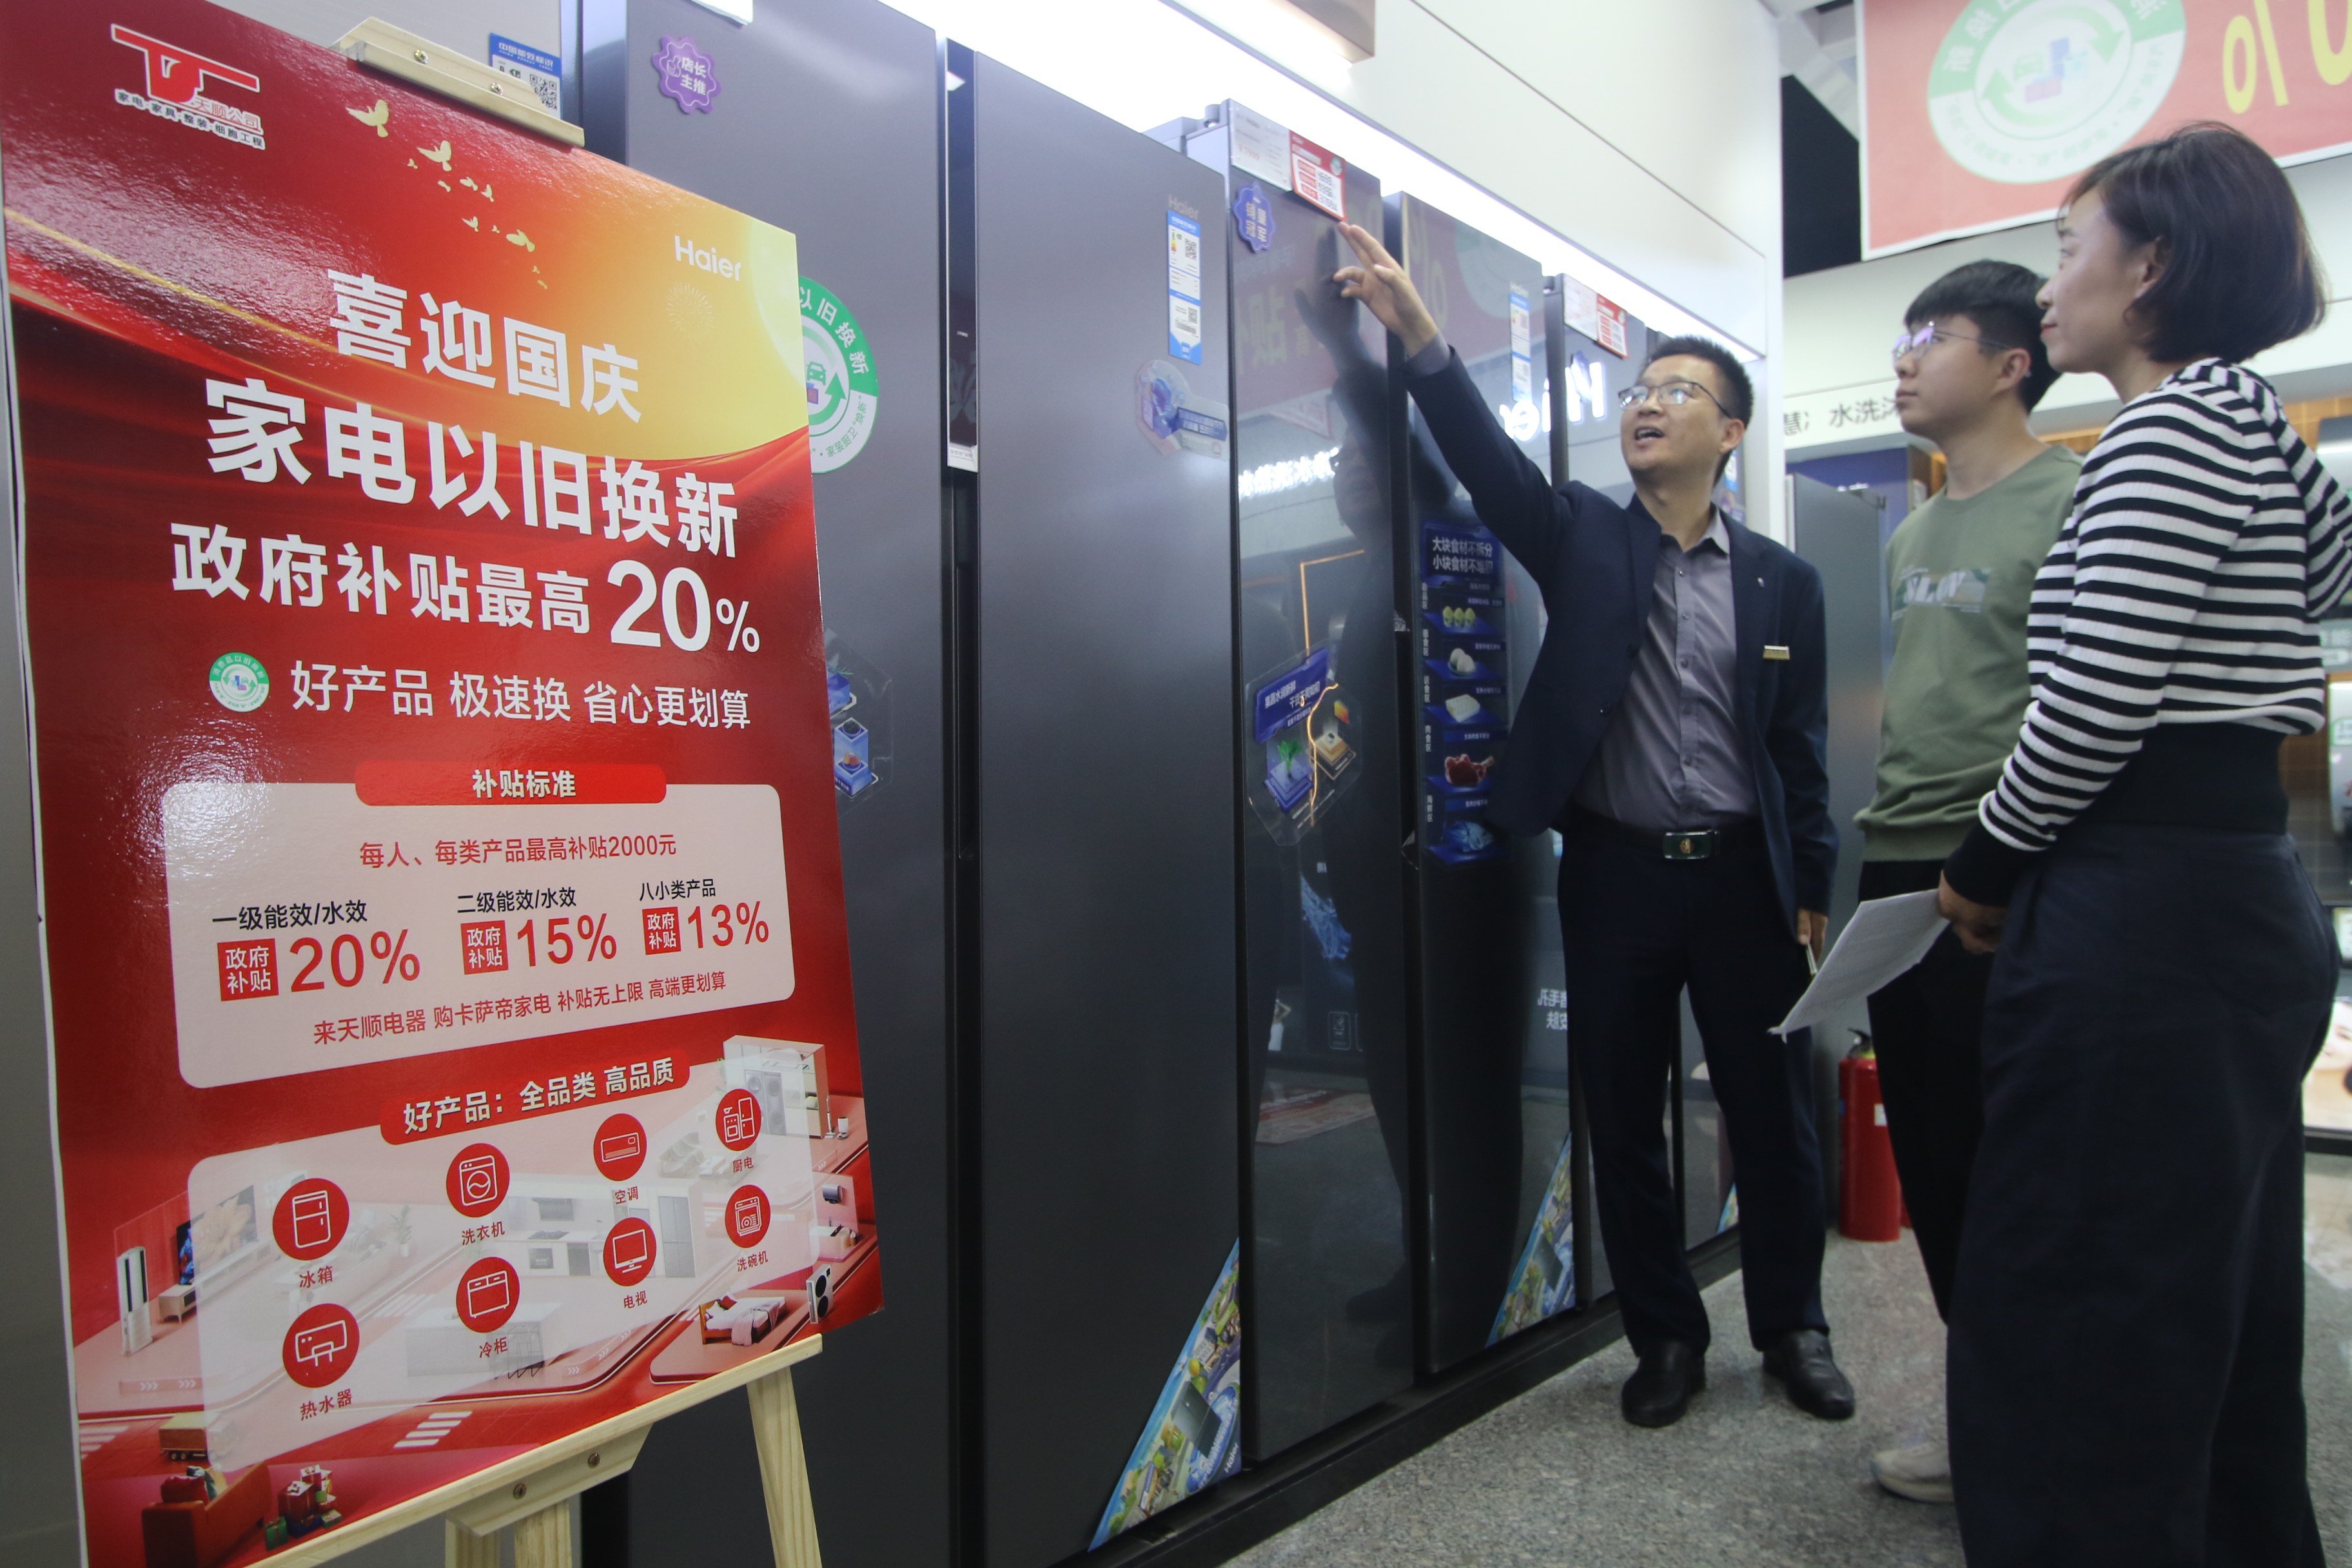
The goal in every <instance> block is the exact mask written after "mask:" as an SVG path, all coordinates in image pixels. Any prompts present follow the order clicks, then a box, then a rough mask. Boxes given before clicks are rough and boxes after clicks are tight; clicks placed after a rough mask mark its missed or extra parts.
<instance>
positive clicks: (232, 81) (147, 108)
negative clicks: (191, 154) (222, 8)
mask: <svg viewBox="0 0 2352 1568" xmlns="http://www.w3.org/2000/svg"><path fill="white" fill-rule="evenodd" d="M110 37H112V38H113V39H114V41H115V42H116V43H118V44H121V45H122V46H123V47H125V48H131V49H136V50H137V51H138V52H139V54H140V57H141V58H142V60H143V61H144V63H145V65H146V68H147V71H146V78H145V81H144V84H143V86H144V90H143V92H133V91H131V89H128V88H121V87H118V88H116V89H114V101H115V102H117V103H119V104H121V105H122V107H123V108H125V109H136V110H142V112H144V113H148V114H152V115H154V116H155V117H157V118H158V119H161V120H176V121H179V122H180V123H181V124H183V125H184V126H186V127H188V128H189V129H190V130H192V131H208V132H211V133H212V134H214V135H215V136H218V137H220V138H222V139H223V140H224V141H228V142H243V143H244V144H245V145H246V146H248V147H253V148H262V147H265V146H267V145H268V143H266V142H264V141H263V140H262V136H261V116H259V115H258V114H256V113H254V112H253V111H252V110H249V109H237V108H235V107H233V106H231V105H229V104H226V103H223V102H221V101H220V100H218V99H215V98H213V97H210V96H208V95H207V94H206V93H205V88H206V87H208V86H210V85H212V84H213V83H215V82H217V83H220V84H222V85H224V86H227V87H233V88H238V89H243V90H244V91H247V92H259V91H260V90H261V79H260V78H259V77H258V76H256V75H255V74H254V73H253V72H251V71H249V70H246V69H244V68H241V67H238V66H233V65H229V64H226V62H224V61H221V60H215V59H208V58H205V56H203V55H200V54H197V53H196V52H195V51H194V50H193V49H184V48H182V47H180V46H179V45H177V44H171V43H166V42H164V41H163V39H161V38H155V37H149V36H148V35H146V34H145V33H142V32H139V31H137V30H135V29H133V28H130V27H126V26H123V25H122V24H121V23H120V22H117V23H114V24H113V25H112V26H111V28H110Z"/></svg>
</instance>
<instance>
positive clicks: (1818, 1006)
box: [1772, 889, 1944, 1035]
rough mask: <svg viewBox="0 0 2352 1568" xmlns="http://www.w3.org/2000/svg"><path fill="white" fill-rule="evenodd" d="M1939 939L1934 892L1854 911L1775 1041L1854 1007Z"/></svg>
mask: <svg viewBox="0 0 2352 1568" xmlns="http://www.w3.org/2000/svg"><path fill="white" fill-rule="evenodd" d="M1943 933H1944V918H1943V917H1942V916H1941V915H1939V914H1937V912H1936V893H1935V889H1928V890H1927V891H1926V892H1923V893H1902V894H1898V895H1897V896H1895V897H1894V898H1891V899H1873V900H1870V901H1869V902H1868V903H1865V904H1860V905H1857V906H1856V907H1855V909H1854V911H1853V919H1852V920H1850V921H1846V924H1845V930H1844V931H1841V932H1840V933H1839V934H1838V939H1837V945H1836V946H1835V947H1832V948H1831V949H1830V955H1829V957H1828V958H1827V959H1825V960H1823V961H1822V972H1821V973H1819V974H1816V975H1814V976H1813V983H1812V984H1811V985H1809V986H1807V987H1805V994H1803V995H1802V996H1800V997H1798V998H1797V1005H1795V1006H1794V1007H1791V1008H1790V1009H1789V1016H1787V1017H1786V1018H1783V1019H1781V1020H1780V1023H1779V1024H1778V1025H1777V1026H1775V1027H1774V1028H1773V1030H1772V1032H1773V1033H1774V1034H1776V1035H1786V1034H1789V1033H1790V1032H1791V1031H1792V1030H1797V1029H1803V1028H1809V1027H1811V1026H1813V1025H1815V1024H1818V1023H1820V1022H1821V1021H1822V1019H1823V1018H1826V1017H1828V1016H1830V1015H1831V1014H1832V1013H1834V1012H1836V1011H1837V1010H1838V1009H1839V1008H1841V1007H1843V1006H1844V1005H1847V1004H1848V1003H1851V1002H1859V1001H1861V1000H1862V999H1863V998H1864V997H1866V996H1868V995H1869V994H1871V993H1872V992H1874V991H1875V990H1877V989H1878V988H1879V987H1880V986H1882V985H1885V984H1886V983H1887V982H1888V981H1890V980H1892V979H1894V978H1895V976H1896V975H1898V974H1900V973H1903V972H1904V971H1905V970H1906V969H1908V968H1910V967H1911V966H1912V965H1913V964H1915V963H1918V962H1919V961H1920V960H1921V959H1922V958H1925V957H1926V956H1927V950H1928V949H1929V948H1931V947H1933V946H1934V945H1935V944H1936V939H1937V937H1939V936H1941V935H1942V934H1943Z"/></svg>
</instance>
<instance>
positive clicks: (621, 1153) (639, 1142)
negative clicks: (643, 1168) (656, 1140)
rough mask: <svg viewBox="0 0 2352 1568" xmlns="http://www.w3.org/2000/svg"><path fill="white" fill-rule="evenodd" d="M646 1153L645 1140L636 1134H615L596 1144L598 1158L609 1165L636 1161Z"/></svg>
mask: <svg viewBox="0 0 2352 1568" xmlns="http://www.w3.org/2000/svg"><path fill="white" fill-rule="evenodd" d="M643 1152H645V1139H644V1138H643V1137H642V1136H640V1135H639V1134H637V1133H635V1132H615V1133H614V1134H613V1135H612V1136H611V1137H610V1138H600V1139H598V1140H597V1142H596V1158H597V1159H599V1160H602V1161H604V1163H606V1164H608V1165H616V1164H619V1163H622V1162H624V1161H626V1160H634V1159H635V1158H636V1157H637V1156H638V1155H639V1154H641V1153H643Z"/></svg>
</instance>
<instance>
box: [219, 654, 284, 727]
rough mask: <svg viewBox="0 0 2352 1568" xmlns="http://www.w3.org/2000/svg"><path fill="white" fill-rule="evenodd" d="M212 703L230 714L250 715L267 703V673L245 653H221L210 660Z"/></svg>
mask: <svg viewBox="0 0 2352 1568" xmlns="http://www.w3.org/2000/svg"><path fill="white" fill-rule="evenodd" d="M209 679H210V680H211V682H212V688H213V699H214V700H215V701H216V702H218V703H219V704H220V705H221V706H222V707H224V708H226V709H227V710H229V711H230V712H232V713H250V712H252V711H253V710H255V709H257V708H258V707H260V706H261V705H262V704H263V703H265V702H267V701H268V700H269V671H268V670H266V669H264V668H261V661H260V660H259V659H257V658H254V657H253V656H252V655H251V654H249V653H225V654H223V655H221V656H220V657H219V658H216V659H215V660H213V668H212V674H211V676H210V677H209Z"/></svg>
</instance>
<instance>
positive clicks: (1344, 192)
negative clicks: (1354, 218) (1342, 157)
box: [1290, 131, 1348, 223]
mask: <svg viewBox="0 0 2352 1568" xmlns="http://www.w3.org/2000/svg"><path fill="white" fill-rule="evenodd" d="M1290 188H1291V190H1292V191H1293V192H1294V193H1296V194H1297V196H1298V198H1299V200H1301V201H1303V202H1305V203H1306V204H1307V205H1308V206H1311V207H1316V208H1319V209H1320V210H1322V211H1323V212H1326V213H1328V214H1329V215H1330V216H1333V217H1335V218H1338V219H1339V221H1340V222H1342V223H1345V222H1346V221H1347V220H1348V165H1347V164H1345V163H1341V162H1340V161H1339V154H1338V153H1334V152H1332V151H1330V150H1329V149H1328V148H1325V147H1318V146H1317V145H1316V144H1315V143H1314V142H1309V141H1308V140H1307V138H1306V137H1304V136H1301V135H1300V134H1299V133H1298V132H1296V131H1294V132H1291V133H1290Z"/></svg>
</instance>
